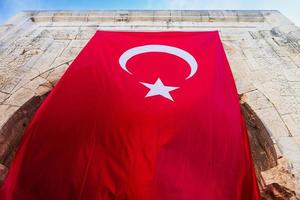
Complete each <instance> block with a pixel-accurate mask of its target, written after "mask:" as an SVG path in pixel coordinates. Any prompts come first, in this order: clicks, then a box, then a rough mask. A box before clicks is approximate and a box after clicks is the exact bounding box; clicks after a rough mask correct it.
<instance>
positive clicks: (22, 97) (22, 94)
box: [4, 88, 34, 106]
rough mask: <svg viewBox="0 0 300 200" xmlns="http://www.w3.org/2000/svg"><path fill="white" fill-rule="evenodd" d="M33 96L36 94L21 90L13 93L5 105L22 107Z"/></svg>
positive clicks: (24, 89) (28, 90)
mask: <svg viewBox="0 0 300 200" xmlns="http://www.w3.org/2000/svg"><path fill="white" fill-rule="evenodd" d="M33 96H34V92H33V91H32V90H30V89H26V88H20V89H19V90H17V91H16V92H15V93H13V94H12V95H11V96H10V97H9V98H8V99H7V100H6V101H5V102H4V103H5V104H8V105H13V106H22V105H23V104H24V103H25V102H27V101H28V100H29V99H30V98H32V97H33Z"/></svg>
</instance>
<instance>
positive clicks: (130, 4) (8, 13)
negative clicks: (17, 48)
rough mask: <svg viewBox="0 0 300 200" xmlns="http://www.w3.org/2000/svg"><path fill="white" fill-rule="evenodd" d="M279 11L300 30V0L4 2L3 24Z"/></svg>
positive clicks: (0, 16) (0, 0) (0, 15)
mask: <svg viewBox="0 0 300 200" xmlns="http://www.w3.org/2000/svg"><path fill="white" fill-rule="evenodd" d="M99 9H100V10H102V9H108V10H110V9H180V10H182V9H193V10H197V9H199V10H207V9H213V10H218V9H222V10H224V9H228V10H279V11H280V12H281V13H283V14H284V15H285V16H286V17H288V18H289V19H290V20H291V21H293V22H294V23H295V24H296V25H297V26H299V27H300V0H0V23H3V22H5V21H6V20H8V19H9V18H10V17H12V16H13V15H15V14H16V13H18V12H20V11H22V10H99Z"/></svg>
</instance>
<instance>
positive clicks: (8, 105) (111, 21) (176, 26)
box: [0, 10, 300, 194]
mask: <svg viewBox="0 0 300 200" xmlns="http://www.w3.org/2000/svg"><path fill="white" fill-rule="evenodd" d="M99 29H101V30H108V29H109V30H134V31H137V30H139V31H164V30H168V31H171V30H177V31H178V30H181V31H210V30H219V32H220V36H221V39H222V41H223V45H224V48H225V51H226V55H227V57H228V60H229V62H230V65H231V68H232V71H233V75H234V79H235V82H236V84H237V88H238V92H239V94H244V95H243V101H244V102H245V103H247V104H248V105H249V106H250V107H251V110H252V111H253V113H255V115H257V117H258V118H259V119H260V120H261V123H259V124H260V125H259V127H260V126H262V125H263V126H264V127H265V128H266V130H265V131H267V132H268V133H270V136H271V139H272V141H273V142H274V143H275V144H276V145H275V147H277V146H278V149H279V150H278V151H277V156H279V157H281V156H282V157H283V158H282V159H285V160H286V163H287V166H288V167H285V168H284V169H287V171H286V173H282V176H281V175H278V174H281V172H280V170H276V169H277V168H278V167H275V168H273V169H275V170H273V171H272V169H269V170H267V171H266V173H265V172H263V173H262V176H260V174H258V177H261V178H260V179H259V180H261V181H260V183H261V186H262V188H263V186H265V185H264V184H263V180H264V179H265V180H268V178H269V177H271V176H272V177H273V179H272V181H270V182H268V181H267V185H270V184H272V183H276V182H277V183H279V184H280V187H278V185H276V184H275V185H274V184H273V185H271V186H270V187H266V186H265V187H266V188H267V190H265V193H267V191H272V192H271V193H274V191H275V192H276V191H277V190H279V189H278V188H284V187H286V188H289V189H291V190H292V191H296V192H297V191H299V190H298V189H297V188H296V187H295V186H297V184H298V185H299V183H296V182H295V181H297V180H299V179H300V166H299V159H300V158H299V156H298V154H299V155H300V153H299V151H300V139H299V138H300V136H299V135H300V133H299V122H300V117H299V113H300V79H299V76H300V74H299V73H300V72H299V68H300V42H299V41H300V29H299V28H297V27H296V26H294V25H293V23H291V22H290V21H289V20H288V19H287V18H285V17H284V16H283V15H281V14H280V13H279V12H278V11H205V10H203V11H159V10H158V11H84V12H73V11H43V12H23V13H21V14H19V15H18V16H17V17H14V19H12V20H11V22H9V23H6V24H4V25H2V26H1V25H0V127H2V126H3V124H6V123H7V122H8V121H9V120H16V118H14V116H17V115H19V114H20V113H19V111H17V109H18V108H19V106H22V105H24V103H25V102H27V101H28V100H30V99H35V98H37V97H36V96H40V95H46V94H47V92H48V91H50V90H51V89H52V87H53V86H54V84H55V83H56V82H57V81H58V80H59V78H60V77H61V75H62V74H63V72H64V70H65V69H66V68H67V67H68V66H69V65H70V64H71V62H72V61H73V60H74V58H75V57H76V55H78V53H79V52H80V50H81V49H82V48H83V47H84V45H85V44H86V43H87V42H88V40H89V39H90V38H91V37H92V36H93V34H94V33H95V31H96V30H99ZM25 104H26V103H25ZM37 105H39V104H38V103H37ZM33 110H34V109H33ZM252 111H251V112H252ZM20 116H23V117H24V116H26V117H25V119H28V116H29V115H20ZM250 116H251V115H250ZM249 120H250V121H248V123H250V127H248V128H249V129H250V130H252V129H253V130H255V131H257V126H254V127H252V126H251V124H252V122H251V118H250V119H249ZM19 121H20V122H21V121H22V120H19ZM10 123H11V122H10ZM12 124H13V123H11V126H10V129H6V134H5V137H4V135H3V134H2V135H1V134H0V152H2V153H3V152H4V153H7V154H6V155H9V156H6V159H4V160H5V163H7V164H8V163H9V160H10V159H11V158H12V157H13V155H14V153H13V152H15V150H16V148H17V145H18V142H17V141H18V139H20V138H21V136H22V130H23V129H22V128H20V127H21V126H19V125H18V126H16V127H15V128H16V129H18V128H19V129H18V131H7V130H16V129H13V126H12ZM248 126H249V124H248ZM6 127H9V126H8V125H7V126H6ZM253 130H252V131H253ZM255 131H254V132H255ZM264 133H265V132H264V131H263V134H262V135H265V136H266V134H264ZM9 134H12V136H13V137H12V136H11V138H14V139H9V140H7V137H6V136H7V135H9ZM262 135H258V136H257V134H256V136H257V137H258V138H256V137H254V138H253V137H250V140H251V142H252V143H253V142H254V144H258V143H257V142H256V143H255V141H258V140H257V139H259V138H260V137H261V136H262ZM17 138H18V139H17ZM3 142H4V143H3ZM269 143H270V144H269ZM269 143H263V144H265V146H266V148H265V149H268V148H272V147H271V146H272V145H271V141H270V140H269ZM1 144H2V145H1ZM262 146H264V145H262ZM253 148H255V150H256V151H257V152H260V151H262V149H264V148H263V147H260V146H259V145H256V146H255V145H254V147H253ZM1 149H2V150H1ZM254 152H255V151H254ZM268 153H270V152H268ZM268 153H262V155H255V160H256V161H255V162H256V163H260V166H264V167H266V166H267V165H266V162H267V161H266V159H267V160H268V159H269V161H270V157H269V156H270V155H272V153H271V154H268ZM280 160H281V159H280ZM0 163H1V162H0ZM269 164H270V163H269ZM270 166H271V165H270ZM279 166H281V163H279ZM268 171H271V173H267V172H268ZM273 175H274V176H273ZM284 176H286V177H287V179H286V180H285V181H282V179H281V177H284ZM270 180H271V179H270ZM291 183H293V184H294V185H293V184H291ZM284 191H287V192H288V193H292V192H291V191H290V190H288V189H287V190H286V189H284ZM271 193H270V194H271Z"/></svg>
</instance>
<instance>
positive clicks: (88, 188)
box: [0, 31, 260, 200]
mask: <svg viewBox="0 0 300 200" xmlns="http://www.w3.org/2000/svg"><path fill="white" fill-rule="evenodd" d="M0 199H1V200H54V199H55V200H220V199H222V200H258V199H260V197H259V192H258V187H257V183H256V177H255V172H254V168H253V163H252V159H251V153H250V148H249V144H248V137H247V130H246V128H245V125H244V121H243V118H242V116H241V111H240V107H239V100H238V95H237V90H236V87H235V84H234V80H233V77H232V73H231V71H230V66H229V64H228V61H227V59H226V55H225V52H224V49H223V46H222V43H221V40H220V38H219V35H218V32H217V31H211V32H126V31H123V32H114V31H97V32H96V33H95V35H94V36H93V37H92V39H91V40H90V41H89V42H88V44H87V45H86V47H84V49H83V50H82V51H81V52H80V54H79V55H78V57H77V58H76V59H75V60H74V62H73V63H72V64H71V66H70V67H69V68H68V70H67V71H66V72H65V74H64V75H63V77H62V78H61V80H60V81H59V82H58V83H57V85H56V86H55V87H54V89H53V90H52V91H51V93H50V94H49V96H48V97H47V98H46V100H45V101H44V102H43V104H42V105H41V107H40V108H39V110H38V111H37V113H36V114H35V116H34V117H33V119H32V121H31V123H30V125H29V127H28V128H27V130H26V132H25V135H24V137H23V139H22V143H21V145H20V148H19V150H18V152H17V155H16V157H15V159H14V161H13V163H12V165H11V167H10V170H9V172H8V175H7V177H6V179H5V181H4V184H3V185H2V187H1V190H0Z"/></svg>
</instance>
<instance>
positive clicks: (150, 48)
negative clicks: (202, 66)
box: [119, 44, 198, 80]
mask: <svg viewBox="0 0 300 200" xmlns="http://www.w3.org/2000/svg"><path fill="white" fill-rule="evenodd" d="M150 52H160V53H169V54H172V55H175V56H178V57H180V58H182V59H183V60H185V61H186V62H187V63H188V64H189V66H190V68H191V71H190V74H189V75H188V76H187V78H186V80H187V79H189V78H191V77H192V76H193V75H194V74H195V73H196V71H197V69H198V64H197V61H196V60H195V58H194V57H193V56H192V55H191V54H190V53H188V52H187V51H184V50H182V49H179V48H177V47H173V46H167V45H157V44H151V45H144V46H138V47H134V48H131V49H128V50H127V51H125V52H124V53H123V54H122V55H121V56H120V58H119V63H120V65H121V67H122V69H124V70H125V71H126V72H128V73H129V74H132V73H131V72H130V71H129V70H128V69H127V67H126V63H127V61H128V60H129V59H130V58H132V57H134V56H136V55H139V54H142V53H150Z"/></svg>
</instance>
